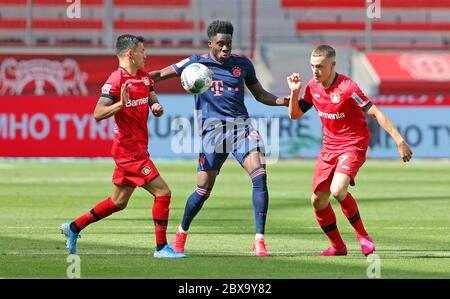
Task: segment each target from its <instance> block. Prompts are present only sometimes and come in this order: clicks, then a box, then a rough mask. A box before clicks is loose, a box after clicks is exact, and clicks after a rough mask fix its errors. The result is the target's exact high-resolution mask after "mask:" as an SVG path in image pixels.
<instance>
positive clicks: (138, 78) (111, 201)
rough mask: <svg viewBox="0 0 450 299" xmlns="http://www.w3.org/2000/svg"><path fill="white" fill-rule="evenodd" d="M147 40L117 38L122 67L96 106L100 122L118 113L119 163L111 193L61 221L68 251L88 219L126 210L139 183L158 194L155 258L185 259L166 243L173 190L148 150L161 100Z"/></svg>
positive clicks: (116, 157) (115, 148) (73, 251)
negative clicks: (151, 121) (148, 66)
mask: <svg viewBox="0 0 450 299" xmlns="http://www.w3.org/2000/svg"><path fill="white" fill-rule="evenodd" d="M143 42H144V39H143V38H142V37H140V36H134V35H130V34H124V35H121V36H119V37H118V38H117V43H116V54H117V57H118V58H119V68H118V69H117V70H116V71H114V72H113V73H112V74H111V75H110V76H109V78H108V80H107V81H106V83H105V84H104V85H103V87H102V92H101V96H100V98H99V100H98V102H97V105H96V107H95V110H94V117H95V119H96V120H97V121H100V120H102V119H106V118H108V117H111V116H113V115H114V118H115V121H116V124H115V127H114V142H113V146H112V151H111V153H112V156H113V158H114V161H115V163H116V167H115V170H114V174H113V177H112V182H113V184H114V185H113V190H112V194H111V196H110V197H108V198H107V199H105V200H103V201H101V202H99V203H98V204H97V205H96V206H95V207H94V208H93V209H91V210H90V211H89V212H87V213H85V214H84V215H82V216H80V217H78V218H76V219H75V220H74V221H72V222H66V223H64V224H62V225H61V231H62V233H63V234H64V235H65V236H66V238H67V241H66V243H67V247H68V249H69V253H70V254H76V244H77V239H78V237H79V233H80V231H81V230H82V229H84V228H85V227H86V226H88V225H89V224H91V223H93V222H96V221H98V220H100V219H103V218H105V217H107V216H109V215H111V214H112V213H114V212H117V211H120V210H123V209H125V207H126V206H127V204H128V201H129V199H130V197H131V195H132V194H133V191H134V189H135V188H136V187H142V188H144V189H145V190H147V191H148V192H149V193H150V194H152V195H153V196H154V202H153V208H152V216H153V222H154V225H155V237H156V250H155V252H154V257H158V258H182V257H185V255H184V254H180V253H177V252H175V251H173V249H172V248H171V247H170V246H169V245H168V244H167V239H166V230H167V221H168V218H169V204H170V197H171V193H170V189H169V187H168V186H167V184H166V182H165V181H164V180H163V178H162V177H161V176H160V174H159V172H158V169H156V167H155V165H154V164H153V162H152V160H150V155H149V153H148V128H147V120H148V116H149V110H151V111H152V113H153V115H154V116H156V117H159V116H161V115H162V114H163V112H164V110H163V107H162V106H161V105H160V104H159V102H158V99H157V96H156V93H155V90H154V86H153V80H152V79H151V78H150V76H149V75H148V73H146V72H145V71H144V70H143V68H144V62H145V53H144V43H143Z"/></svg>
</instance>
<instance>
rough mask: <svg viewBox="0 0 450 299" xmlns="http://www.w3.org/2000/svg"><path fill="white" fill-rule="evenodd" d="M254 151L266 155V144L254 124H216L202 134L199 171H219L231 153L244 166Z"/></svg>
mask: <svg viewBox="0 0 450 299" xmlns="http://www.w3.org/2000/svg"><path fill="white" fill-rule="evenodd" d="M253 151H257V152H261V153H263V154H264V142H263V140H262V138H261V135H260V134H259V132H258V131H257V130H256V129H254V127H253V126H252V124H250V123H232V122H223V121H222V122H220V123H215V124H212V125H210V126H208V127H207V128H206V129H205V130H204V131H203V132H202V148H201V151H200V154H199V159H198V167H197V169H198V171H207V170H217V171H219V170H220V168H221V167H222V165H223V163H224V162H225V160H226V159H227V157H228V155H229V154H230V153H231V154H233V156H234V157H235V158H236V160H237V161H238V162H239V164H241V165H242V164H243V163H244V160H245V158H247V156H248V154H250V153H251V152H253Z"/></svg>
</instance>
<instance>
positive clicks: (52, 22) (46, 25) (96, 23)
mask: <svg viewBox="0 0 450 299" xmlns="http://www.w3.org/2000/svg"><path fill="white" fill-rule="evenodd" d="M32 27H33V29H46V30H52V29H54V30H92V29H98V30H102V29H103V21H102V20H93V19H91V20H90V19H33V21H32Z"/></svg>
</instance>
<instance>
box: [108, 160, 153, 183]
mask: <svg viewBox="0 0 450 299" xmlns="http://www.w3.org/2000/svg"><path fill="white" fill-rule="evenodd" d="M158 176H159V172H158V169H156V166H155V164H153V162H152V160H150V158H148V157H146V158H144V159H140V160H134V161H120V162H118V161H116V168H115V169H114V174H113V177H112V182H113V183H114V184H116V185H128V186H132V187H140V186H142V185H145V184H146V183H148V182H150V181H151V180H153V179H155V178H156V177H158Z"/></svg>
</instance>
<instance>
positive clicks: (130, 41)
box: [116, 34, 144, 57]
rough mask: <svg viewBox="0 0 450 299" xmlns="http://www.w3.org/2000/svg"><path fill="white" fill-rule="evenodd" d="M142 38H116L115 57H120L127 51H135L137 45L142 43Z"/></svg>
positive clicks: (127, 36)
mask: <svg viewBox="0 0 450 299" xmlns="http://www.w3.org/2000/svg"><path fill="white" fill-rule="evenodd" d="M143 42H144V38H143V37H142V36H136V35H131V34H123V35H121V36H119V37H118V38H117V42H116V55H117V56H119V57H121V56H123V55H124V54H125V52H126V51H128V49H131V50H133V51H134V50H136V48H137V46H138V44H139V43H143Z"/></svg>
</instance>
